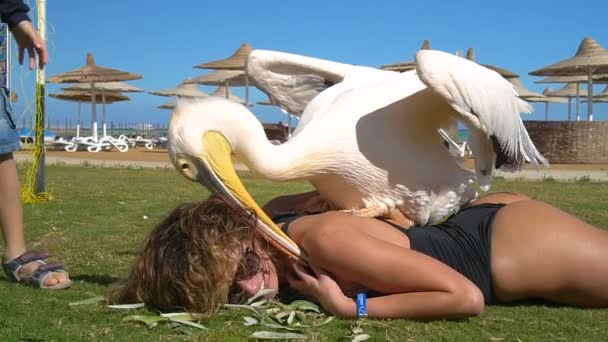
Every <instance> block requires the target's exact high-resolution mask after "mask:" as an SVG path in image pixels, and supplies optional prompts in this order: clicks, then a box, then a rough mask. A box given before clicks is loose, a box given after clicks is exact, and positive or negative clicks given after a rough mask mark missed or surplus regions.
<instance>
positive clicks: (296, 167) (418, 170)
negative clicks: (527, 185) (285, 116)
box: [168, 50, 547, 253]
mask: <svg viewBox="0 0 608 342" xmlns="http://www.w3.org/2000/svg"><path fill="white" fill-rule="evenodd" d="M415 60H416V70H413V71H410V72H406V73H398V72H393V71H385V70H379V69H375V68H371V67H365V66H355V65H349V64H343V63H337V62H332V61H327V60H322V59H317V58H311V57H305V56H299V55H294V54H289V53H283V52H276V51H266V50H254V51H252V52H251V53H250V54H249V56H248V58H247V62H246V71H247V74H248V75H249V77H250V79H251V81H252V82H253V83H254V84H255V85H256V86H257V87H258V88H259V89H261V90H262V91H264V92H265V93H267V95H268V96H269V97H270V98H271V99H272V100H273V101H274V102H276V103H278V104H279V105H280V106H281V107H282V108H284V109H286V110H287V111H288V112H290V113H292V114H296V115H300V116H301V119H300V122H299V124H298V126H297V128H296V130H295V131H294V133H293V136H292V137H291V139H289V140H288V141H287V142H285V143H283V144H281V145H273V144H271V143H270V142H269V141H268V139H267V138H266V136H265V133H264V130H263V127H262V125H261V123H260V122H259V121H258V120H257V118H256V117H255V116H254V115H253V114H252V113H251V112H250V111H249V110H248V109H247V108H246V107H244V106H242V105H240V104H237V103H235V102H232V101H227V100H226V99H223V98H220V97H213V96H212V97H205V98H201V99H196V100H183V101H180V102H178V104H177V107H176V108H175V110H174V112H173V113H172V116H171V119H170V123H169V130H168V135H169V144H168V150H169V155H170V158H171V160H172V162H173V164H174V166H175V167H176V169H177V170H178V171H179V172H180V173H182V174H183V175H184V176H185V177H186V178H188V179H191V180H194V181H198V182H200V183H202V184H203V185H205V186H207V187H210V188H212V189H218V188H222V189H224V190H226V191H228V193H229V194H230V196H232V197H233V198H234V199H237V200H238V201H240V202H241V203H242V204H244V203H246V204H244V205H245V206H247V207H250V208H255V211H256V212H257V213H258V215H259V217H260V218H261V220H262V221H263V222H264V223H265V224H266V225H268V226H270V227H271V228H270V230H275V229H276V228H275V226H274V225H273V223H272V221H271V220H270V219H269V218H268V217H267V216H266V215H265V214H264V213H263V212H262V211H261V209H259V207H258V206H257V205H256V204H255V201H253V200H252V199H251V197H250V196H249V194H248V193H247V192H246V190H245V189H244V187H243V185H242V184H241V183H240V181H239V180H238V177H237V175H236V173H235V172H234V167H233V166H232V164H231V161H230V155H233V156H234V157H236V158H237V159H239V160H240V161H242V162H243V163H244V164H246V166H247V167H248V168H249V169H250V170H251V171H252V172H254V173H257V174H259V175H261V176H263V177H265V178H267V179H270V180H273V181H279V182H285V181H292V180H308V181H310V182H311V183H312V184H313V185H314V187H316V188H317V190H318V191H319V193H320V194H321V196H322V197H323V198H324V199H325V200H327V201H328V202H330V203H331V204H333V205H335V206H336V207H338V208H342V209H344V210H349V211H352V212H353V213H354V214H357V215H361V216H368V217H375V216H383V215H390V214H392V213H394V212H395V211H399V212H400V213H402V214H403V215H404V216H405V217H407V218H408V219H410V220H411V221H413V222H414V223H416V224H429V223H435V222H438V221H440V220H441V219H442V218H444V217H445V216H446V215H448V214H450V213H452V212H454V211H456V210H458V209H459V207H460V206H461V205H463V204H465V203H467V202H469V201H471V200H473V199H475V198H476V197H477V191H476V189H475V187H474V184H473V182H474V180H476V181H477V183H478V184H479V186H480V188H481V189H482V190H484V191H486V190H488V189H489V187H490V183H491V177H492V173H493V171H494V169H503V170H508V171H515V170H520V169H521V168H522V167H523V165H524V164H525V162H530V163H532V164H534V165H535V166H537V167H538V166H539V164H545V165H547V161H546V160H545V158H544V157H543V156H542V155H541V154H540V153H539V152H538V151H537V149H536V147H535V146H534V144H533V143H532V141H531V140H530V138H529V136H528V133H527V131H526V129H525V127H524V125H523V122H522V121H521V118H520V113H526V112H530V111H531V110H532V108H531V106H530V105H529V104H528V103H527V102H525V101H523V100H521V99H520V98H519V97H518V94H517V92H516V91H515V89H514V88H513V85H512V84H511V83H509V82H508V81H506V80H505V79H504V78H502V77H501V76H500V75H499V74H497V73H496V72H494V71H491V70H489V69H487V68H485V67H482V66H480V65H479V64H476V63H474V62H471V61H469V60H466V59H463V58H460V57H457V56H455V55H451V54H448V53H445V52H441V51H437V50H421V51H418V52H417V53H416V58H415ZM453 120H458V121H460V122H462V123H463V124H464V125H465V126H466V127H467V128H468V130H469V134H468V139H467V143H468V145H469V146H470V149H471V151H472V155H473V158H474V163H475V172H474V173H473V172H471V171H469V170H467V169H465V168H464V167H463V166H462V165H461V160H460V159H459V158H457V157H455V156H453V155H452V154H451V153H450V152H449V151H448V149H446V148H445V146H444V145H443V143H442V141H443V140H442V139H441V137H440V135H439V133H438V129H440V128H442V127H446V126H447V125H448V124H450V123H451V122H452V121H453ZM277 234H278V235H281V236H282V237H285V236H284V235H282V234H281V232H280V230H279V231H278V232H277ZM285 238H286V237H285ZM286 239H287V240H288V238H286ZM289 245H290V244H289V241H287V242H285V243H284V244H283V247H284V248H286V249H289V248H291V247H293V246H291V247H290V246H289ZM294 253H295V252H294Z"/></svg>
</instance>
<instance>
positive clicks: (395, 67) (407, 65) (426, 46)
mask: <svg viewBox="0 0 608 342" xmlns="http://www.w3.org/2000/svg"><path fill="white" fill-rule="evenodd" d="M430 49H431V43H430V42H429V41H428V39H425V40H424V42H422V46H421V47H420V50H430ZM380 69H382V70H389V71H398V72H406V71H410V70H414V69H416V62H413V61H412V62H401V63H394V64H385V65H382V66H380Z"/></svg>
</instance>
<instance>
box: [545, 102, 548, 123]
mask: <svg viewBox="0 0 608 342" xmlns="http://www.w3.org/2000/svg"><path fill="white" fill-rule="evenodd" d="M548 120H549V102H545V121H548Z"/></svg>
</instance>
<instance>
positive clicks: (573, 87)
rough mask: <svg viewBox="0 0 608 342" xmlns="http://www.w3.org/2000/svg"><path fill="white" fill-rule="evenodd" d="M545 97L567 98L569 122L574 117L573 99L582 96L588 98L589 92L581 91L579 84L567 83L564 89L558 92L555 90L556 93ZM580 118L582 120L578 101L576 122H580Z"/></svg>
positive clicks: (549, 93)
mask: <svg viewBox="0 0 608 342" xmlns="http://www.w3.org/2000/svg"><path fill="white" fill-rule="evenodd" d="M545 95H546V96H549V97H562V98H567V99H568V120H570V119H571V116H572V109H571V105H572V99H573V98H576V99H578V98H579V97H580V96H587V90H584V89H580V87H579V86H578V83H567V84H566V85H565V86H564V87H562V88H560V89H558V90H555V91H551V92H548V93H547V94H545ZM580 118H581V116H580V113H579V111H578V101H577V105H576V120H577V121H579V120H580Z"/></svg>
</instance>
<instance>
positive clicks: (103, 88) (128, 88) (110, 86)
mask: <svg viewBox="0 0 608 342" xmlns="http://www.w3.org/2000/svg"><path fill="white" fill-rule="evenodd" d="M61 89H63V90H67V91H71V90H75V91H86V90H90V89H91V85H90V84H88V83H79V84H74V85H71V86H69V87H64V88H61ZM95 91H96V92H97V91H99V92H100V93H101V106H102V113H103V114H102V119H101V126H102V132H103V136H104V137H105V136H107V132H106V129H107V124H106V100H105V94H106V93H107V92H121V93H141V92H143V89H139V88H137V87H134V86H132V85H130V84H126V83H124V82H99V83H95Z"/></svg>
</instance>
